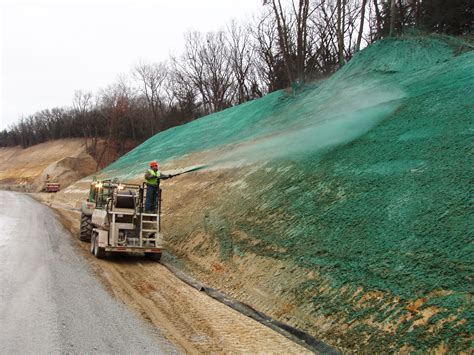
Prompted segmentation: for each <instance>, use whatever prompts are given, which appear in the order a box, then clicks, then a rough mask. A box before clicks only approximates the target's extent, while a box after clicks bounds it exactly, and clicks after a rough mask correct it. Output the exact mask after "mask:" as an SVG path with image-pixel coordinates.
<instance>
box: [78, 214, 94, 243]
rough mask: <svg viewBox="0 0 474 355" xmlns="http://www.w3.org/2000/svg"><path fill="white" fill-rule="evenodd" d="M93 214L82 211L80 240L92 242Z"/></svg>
mask: <svg viewBox="0 0 474 355" xmlns="http://www.w3.org/2000/svg"><path fill="white" fill-rule="evenodd" d="M91 220H92V216H88V215H85V214H84V213H81V229H80V230H81V231H80V234H79V240H82V241H83V242H90V241H91V235H92V221H91Z"/></svg>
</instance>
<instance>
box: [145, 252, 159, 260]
mask: <svg viewBox="0 0 474 355" xmlns="http://www.w3.org/2000/svg"><path fill="white" fill-rule="evenodd" d="M145 257H146V258H147V259H150V260H153V261H160V260H161V253H145Z"/></svg>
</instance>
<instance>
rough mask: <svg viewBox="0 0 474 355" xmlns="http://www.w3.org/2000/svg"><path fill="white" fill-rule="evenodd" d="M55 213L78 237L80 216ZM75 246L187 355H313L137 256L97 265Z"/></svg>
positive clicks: (112, 286) (82, 245) (110, 284)
mask: <svg viewBox="0 0 474 355" xmlns="http://www.w3.org/2000/svg"><path fill="white" fill-rule="evenodd" d="M52 207H53V208H54V204H53V205H52ZM56 211H57V212H58V214H59V215H60V216H61V217H62V218H61V220H62V222H63V224H64V225H65V226H66V228H68V230H69V231H70V232H71V233H72V235H73V236H74V235H77V233H78V223H79V222H78V221H79V213H78V212H76V211H71V210H67V209H63V208H56ZM76 242H77V244H78V246H79V247H80V249H81V250H82V252H83V255H84V256H85V257H86V258H87V259H88V260H89V261H90V262H91V264H92V265H93V267H94V269H95V271H96V273H97V275H98V276H99V277H100V278H101V280H102V281H103V282H104V284H105V285H106V287H107V288H108V289H109V290H110V292H112V293H113V294H114V295H115V297H116V298H118V299H119V300H121V301H122V302H123V303H125V304H126V305H127V306H129V307H130V308H131V309H133V310H134V311H136V312H137V313H139V314H140V315H141V316H143V317H144V318H145V319H147V320H148V321H150V322H151V323H152V324H153V325H155V326H156V327H157V328H159V329H160V331H161V332H162V333H163V334H164V335H165V337H167V338H168V339H169V340H170V341H171V342H172V343H174V345H176V346H178V347H180V348H181V349H182V350H183V351H184V352H186V353H260V354H262V353H266V354H268V353H275V354H283V353H287V354H290V353H292V354H294V353H298V354H303V353H311V351H309V350H307V349H306V348H304V347H302V346H300V345H298V344H296V343H294V342H293V341H291V340H289V339H287V338H286V337H284V336H283V335H281V334H279V333H277V332H275V331H273V330H271V329H270V328H268V327H266V326H264V325H262V324H260V323H258V322H256V321H254V320H253V319H250V318H248V317H246V316H244V315H242V314H240V313H239V312H237V311H235V310H233V309H231V308H230V307H228V306H226V305H224V304H222V303H220V302H218V301H216V300H214V299H212V298H211V297H209V296H207V295H206V294H205V293H202V292H200V291H198V290H196V289H194V288H192V287H191V286H189V285H187V284H186V283H184V282H183V281H181V280H180V279H178V278H177V277H176V276H175V275H173V274H172V273H171V272H170V271H169V270H168V269H167V268H166V267H164V266H163V265H161V264H157V263H155V262H152V261H148V260H146V259H144V258H143V257H141V256H133V255H116V256H114V257H112V258H110V259H109V260H98V259H95V258H94V257H93V256H92V255H91V254H90V252H89V244H88V243H81V242H79V241H78V240H77V241H76Z"/></svg>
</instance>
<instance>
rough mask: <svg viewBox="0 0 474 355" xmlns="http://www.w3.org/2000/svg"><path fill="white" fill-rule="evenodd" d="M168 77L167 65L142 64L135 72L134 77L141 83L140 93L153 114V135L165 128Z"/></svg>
mask: <svg viewBox="0 0 474 355" xmlns="http://www.w3.org/2000/svg"><path fill="white" fill-rule="evenodd" d="M167 76H168V68H167V66H166V64H165V63H153V64H145V63H141V64H139V65H137V66H136V67H135V69H134V71H133V77H134V78H135V80H136V81H137V82H138V83H139V89H140V92H141V93H142V94H143V96H144V97H145V99H146V102H147V105H148V109H149V110H150V113H151V122H150V124H151V131H152V134H155V132H156V131H157V130H159V129H160V128H162V126H163V121H162V118H163V116H164V108H165V105H164V102H163V95H164V87H163V86H164V83H165V80H166V78H167Z"/></svg>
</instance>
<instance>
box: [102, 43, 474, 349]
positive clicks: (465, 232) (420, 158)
mask: <svg viewBox="0 0 474 355" xmlns="http://www.w3.org/2000/svg"><path fill="white" fill-rule="evenodd" d="M471 49H472V48H471V47H470V46H469V45H467V44H464V43H462V42H460V41H458V40H455V39H452V38H445V37H414V38H400V39H388V40H383V41H379V42H377V43H375V44H374V45H372V46H370V47H369V48H367V49H365V50H363V51H361V52H360V53H358V54H357V55H356V56H355V57H354V58H353V59H352V61H350V62H349V63H348V64H347V65H346V66H345V67H344V68H343V69H341V70H340V71H338V72H337V73H336V74H335V75H333V76H332V77H331V78H329V79H327V80H325V81H322V82H319V83H314V84H312V85H307V86H305V87H304V88H299V89H297V90H296V92H293V93H288V92H286V91H279V92H275V93H272V94H270V95H267V96H265V97H263V98H261V99H259V100H255V101H252V102H248V103H245V104H243V105H240V106H237V107H234V108H231V109H228V110H225V111H222V112H219V113H216V114H213V115H209V116H207V117H204V118H201V119H199V120H196V121H194V122H191V123H189V124H186V125H184V126H180V127H176V128H173V129H169V130H167V131H165V132H162V133H160V134H157V135H156V136H154V137H152V138H151V139H149V140H148V141H146V142H145V143H144V144H142V145H140V146H139V147H137V148H136V149H135V150H133V151H131V152H130V153H129V154H127V155H126V156H124V157H123V158H121V159H119V160H118V161H117V162H115V163H114V164H112V165H111V166H109V167H108V168H107V169H105V170H104V174H107V175H109V176H117V177H119V178H122V179H127V178H129V177H132V176H135V175H137V174H141V173H142V171H143V169H144V167H145V166H146V164H147V163H148V162H149V161H150V160H151V159H158V160H159V161H161V162H170V163H172V162H173V160H174V159H176V158H181V157H183V156H184V155H186V154H190V153H199V152H207V154H206V157H207V158H206V161H195V162H194V163H196V164H210V165H212V164H214V165H215V166H217V167H218V166H219V165H221V166H223V167H232V164H235V166H245V164H250V165H252V164H254V165H255V166H258V167H259V169H254V172H253V173H251V174H247V175H246V177H245V184H246V186H247V188H246V189H245V190H238V191H236V190H231V191H229V192H228V193H226V195H225V196H222V198H221V201H220V205H219V207H215V208H214V210H212V211H210V212H209V216H210V217H209V221H208V223H209V226H210V230H211V232H212V231H215V234H216V237H217V238H223V243H222V245H221V247H222V248H223V253H222V255H223V257H228V256H230V255H232V253H233V252H235V250H237V249H238V250H239V251H240V252H243V253H244V252H245V251H246V250H252V251H253V252H255V253H257V254H264V253H265V252H264V250H268V249H264V248H261V247H260V246H261V245H274V246H276V247H278V248H273V249H271V250H285V251H284V252H271V253H270V254H271V256H272V257H276V258H282V259H290V260H293V261H294V262H296V263H298V264H300V265H301V266H304V267H309V268H312V269H314V270H315V271H317V273H318V274H319V275H321V277H319V278H315V279H313V280H309V281H307V282H305V283H304V284H302V285H301V287H300V289H299V290H298V291H297V296H298V297H306V298H307V299H309V300H311V302H314V312H315V314H321V315H330V316H332V317H335V318H336V319H339V320H340V321H341V323H343V322H348V323H349V324H352V322H353V321H357V322H356V323H355V324H357V326H353V327H349V328H348V329H346V330H345V336H346V338H350V337H351V335H353V337H354V338H355V339H362V338H363V337H362V335H364V334H365V335H371V336H372V337H374V338H373V339H374V341H373V343H374V345H373V346H374V347H375V349H376V348H377V346H378V347H379V349H383V348H384V347H385V346H398V347H401V346H403V345H409V346H412V347H414V348H415V349H425V348H434V347H437V346H439V345H440V344H443V343H444V344H447V347H448V349H450V350H453V351H456V350H461V349H463V350H467V349H469V347H470V340H469V334H472V333H473V332H474V318H473V311H472V309H473V307H472V306H473V303H472V294H473V276H474V272H473V271H474V270H473V265H474V263H473V262H474V238H473V236H474V208H473V203H474V171H473V168H474V159H473V153H474V139H473V138H474V124H473V123H474V51H471ZM239 164H240V165H239ZM242 164H243V165H242ZM204 173H205V171H204V172H202V173H201V174H204ZM235 201H239V203H238V204H236V203H235ZM226 230H227V232H226ZM232 230H242V231H245V233H246V234H248V235H250V236H251V237H252V238H254V239H258V240H261V243H262V244H258V245H257V246H256V245H255V243H254V244H249V245H246V244H245V242H244V241H235V240H229V238H231V237H229V235H230V233H229V231H232ZM226 238H227V241H226V240H225V239H226ZM226 248H227V249H226ZM327 285H329V286H331V287H325V286H327ZM360 288H362V289H363V290H364V292H356V291H357V290H358V289H360ZM341 290H344V292H342V291H341ZM368 291H382V292H383V295H384V296H383V297H382V298H378V299H377V300H376V301H373V302H372V303H371V304H370V306H367V307H360V306H359V305H360V302H359V301H360V300H361V297H362V296H363V294H364V293H365V292H368ZM424 298H426V300H424V301H423V302H422V306H421V308H420V309H418V310H417V312H419V313H416V314H413V316H412V317H410V310H409V309H410V307H409V305H410V304H412V303H413V302H414V301H415V300H417V299H424ZM424 308H425V309H428V308H430V309H431V311H432V315H431V316H427V317H428V318H429V319H425V321H423V322H421V323H420V322H417V321H419V320H420V318H422V314H423V312H421V311H423V309H424ZM369 319H370V322H365V323H364V322H363V321H364V320H369ZM374 323H378V324H386V323H391V324H392V325H394V326H393V327H392V328H391V330H390V331H382V330H381V327H376V326H374V325H373V324H374ZM375 344H378V345H375ZM347 346H350V344H349V343H348V344H347ZM370 346H371V345H370V344H369V345H368V347H370Z"/></svg>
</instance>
